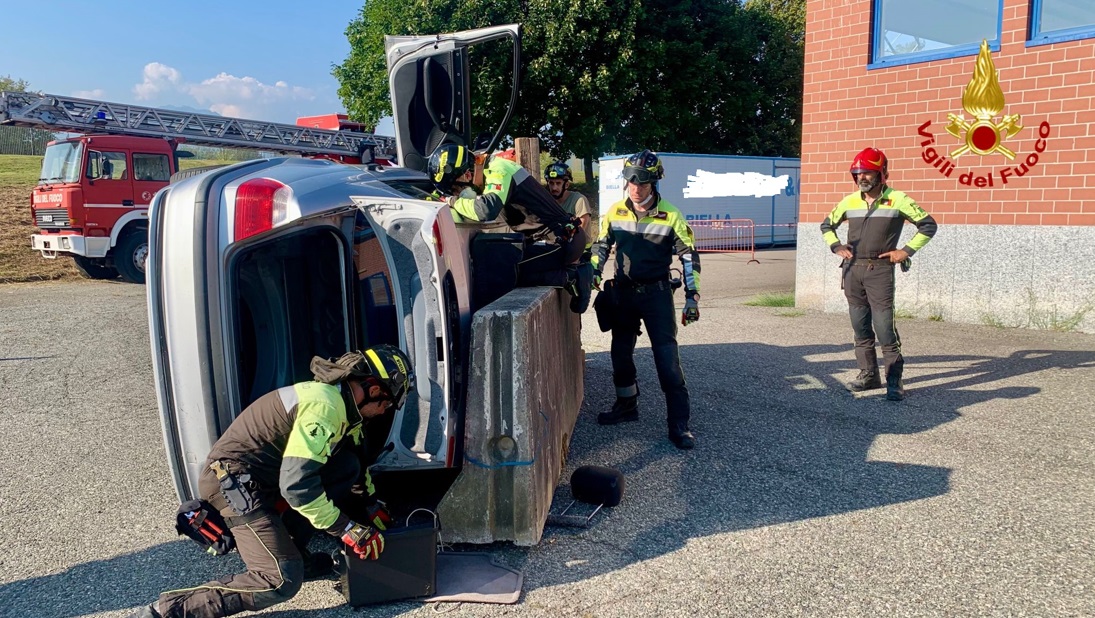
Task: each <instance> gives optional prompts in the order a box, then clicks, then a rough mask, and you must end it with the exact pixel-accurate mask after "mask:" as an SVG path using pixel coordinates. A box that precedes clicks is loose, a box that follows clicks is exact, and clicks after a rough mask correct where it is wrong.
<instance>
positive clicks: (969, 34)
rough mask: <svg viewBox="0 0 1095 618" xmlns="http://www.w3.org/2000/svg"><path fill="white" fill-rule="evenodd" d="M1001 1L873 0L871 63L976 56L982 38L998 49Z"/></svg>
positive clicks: (871, 65) (873, 65)
mask: <svg viewBox="0 0 1095 618" xmlns="http://www.w3.org/2000/svg"><path fill="white" fill-rule="evenodd" d="M1034 1H1035V2H1038V1H1039V0H1034ZM1041 1H1043V2H1052V1H1061V0H1041ZM1063 1H1066V2H1068V1H1071V2H1093V1H1095V0H1063ZM1003 4H1004V0H916V1H915V2H912V1H910V0H873V2H872V5H873V6H872V11H871V27H872V33H871V61H870V63H869V64H868V65H867V68H869V69H877V68H881V67H890V66H897V65H902V64H913V63H915V62H927V61H929V60H940V59H943V58H956V57H959V56H973V55H976V54H977V52H978V51H979V50H980V49H981V41H982V40H987V41H988V42H989V48H990V49H991V50H992V51H999V50H1000V26H1001V15H1002V14H1003Z"/></svg>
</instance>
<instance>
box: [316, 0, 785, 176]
mask: <svg viewBox="0 0 1095 618" xmlns="http://www.w3.org/2000/svg"><path fill="white" fill-rule="evenodd" d="M513 22H516V23H521V24H522V26H523V41H522V43H523V45H522V60H523V62H522V65H523V66H522V72H523V75H522V84H521V92H520V96H519V97H518V104H517V108H516V109H515V111H514V116H513V118H512V120H511V122H510V126H509V127H508V129H509V133H510V134H511V135H515V136H522V135H527V136H534V137H539V138H540V140H541V142H542V144H543V148H544V150H546V151H548V152H550V153H551V154H552V155H553V156H555V157H559V158H563V157H566V156H569V155H570V154H575V155H577V156H579V157H582V158H584V159H586V161H587V166H586V173H587V177H589V178H592V159H593V158H594V157H596V156H598V155H600V154H601V153H603V152H633V151H636V150H639V149H641V148H652V149H658V150H669V151H678V152H707V153H719V154H747V155H781V156H797V155H798V153H799V146H800V143H801V129H800V126H799V119H800V117H801V113H802V112H801V110H802V67H803V57H804V41H805V0H747V1H746V2H743V1H742V0H519V1H518V0H500V1H490V0H465V1H463V2H456V1H455V0H369V1H368V2H367V3H366V4H365V6H364V7H363V8H362V9H361V12H360V13H359V16H358V18H357V19H355V20H354V21H353V22H351V23H350V25H349V26H348V28H347V29H346V36H347V38H348V39H349V41H350V48H351V51H350V54H349V56H348V57H347V58H346V60H345V61H344V62H343V63H342V64H340V65H336V66H334V67H333V74H334V75H335V77H336V78H337V79H338V80H339V82H340V88H339V95H340V97H341V98H342V100H343V103H344V104H345V105H346V108H347V110H348V113H349V114H350V116H351V117H353V118H354V119H355V120H358V121H361V122H365V123H367V124H375V123H376V122H377V121H378V120H379V119H380V118H381V117H382V116H385V115H387V114H390V113H391V111H390V110H391V98H390V95H389V93H388V81H387V73H386V66H385V60H384V42H383V40H384V35H385V34H398V35H409V34H432V33H437V32H452V31H457V30H465V29H471V28H478V27H485V26H489V25H495V24H503V23H513ZM476 50H480V51H476ZM495 51H496V50H492V49H490V48H489V47H487V49H486V50H485V51H483V50H481V49H480V48H479V47H477V48H473V52H472V61H473V63H472V71H473V74H472V76H471V81H472V85H473V93H472V105H473V107H472V124H473V127H476V128H488V127H489V128H493V127H492V125H491V124H490V121H491V120H492V119H497V118H498V117H499V115H500V113H501V112H500V110H502V109H504V108H505V106H506V105H508V103H509V85H508V84H509V81H508V75H509V70H510V68H509V63H510V62H511V58H510V57H509V56H508V54H502V53H495ZM500 76H505V78H503V77H500Z"/></svg>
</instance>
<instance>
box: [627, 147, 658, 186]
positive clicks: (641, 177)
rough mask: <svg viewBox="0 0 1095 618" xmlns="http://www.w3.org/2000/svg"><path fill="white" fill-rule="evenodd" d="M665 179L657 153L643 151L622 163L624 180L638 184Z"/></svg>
mask: <svg viewBox="0 0 1095 618" xmlns="http://www.w3.org/2000/svg"><path fill="white" fill-rule="evenodd" d="M664 177H665V168H664V167H662V161H661V159H659V158H658V155H657V153H654V152H651V151H650V150H644V151H642V152H640V153H638V154H633V155H631V156H630V157H628V158H627V162H625V163H624V180H626V181H628V182H634V183H638V184H647V183H650V182H658V181H659V180H661V179H662V178H664Z"/></svg>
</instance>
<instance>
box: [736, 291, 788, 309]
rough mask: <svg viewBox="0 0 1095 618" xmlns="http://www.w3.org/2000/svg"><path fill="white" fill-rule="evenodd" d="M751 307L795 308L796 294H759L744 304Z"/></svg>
mask: <svg viewBox="0 0 1095 618" xmlns="http://www.w3.org/2000/svg"><path fill="white" fill-rule="evenodd" d="M742 304H743V305H748V306H750V307H794V306H795V293H794V292H769V293H765V294H757V295H756V296H754V297H753V298H750V299H749V300H747V301H745V302H744V303H742Z"/></svg>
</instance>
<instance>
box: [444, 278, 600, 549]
mask: <svg viewBox="0 0 1095 618" xmlns="http://www.w3.org/2000/svg"><path fill="white" fill-rule="evenodd" d="M569 305H570V296H569V295H567V294H566V293H564V292H563V291H562V290H558V289H554V288H518V289H516V290H513V291H512V292H510V293H508V294H506V295H505V296H503V297H502V298H500V299H498V300H496V301H494V302H493V303H491V304H489V305H487V306H486V307H484V308H482V309H480V310H479V311H477V312H476V314H475V316H474V317H473V319H472V342H471V346H472V350H471V367H472V373H471V375H470V376H469V387H468V397H467V412H466V414H465V419H466V421H465V431H464V434H465V443H464V463H463V469H462V471H461V472H460V476H459V477H457V479H456V482H455V483H454V484H453V486H452V488H451V489H450V490H449V492H448V493H447V494H446V495H445V498H444V499H443V500H442V502H441V504H440V506H439V508H438V515H439V517H440V519H441V525H442V529H443V533H442V534H443V535H444V539H445V541H447V542H457V543H492V542H495V541H512V542H514V543H516V544H517V545H522V546H532V545H535V544H536V543H538V542H539V541H540V537H541V535H542V534H543V530H544V524H545V523H546V521H547V515H548V511H549V509H550V508H551V500H552V497H553V495H554V492H555V488H556V486H557V484H558V481H559V477H560V475H561V473H562V471H563V467H564V466H565V465H566V453H567V449H568V447H569V445H570V436H571V434H572V433H573V431H574V424H575V422H576V421H577V418H578V411H579V409H580V408H581V405H582V388H583V384H584V379H585V352H584V351H583V350H582V342H581V337H580V332H579V329H580V326H581V316H580V315H577V314H575V313H572V312H571V311H570V308H569Z"/></svg>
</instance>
